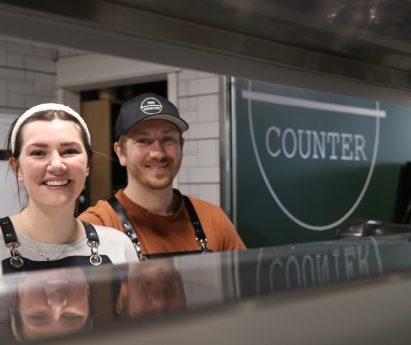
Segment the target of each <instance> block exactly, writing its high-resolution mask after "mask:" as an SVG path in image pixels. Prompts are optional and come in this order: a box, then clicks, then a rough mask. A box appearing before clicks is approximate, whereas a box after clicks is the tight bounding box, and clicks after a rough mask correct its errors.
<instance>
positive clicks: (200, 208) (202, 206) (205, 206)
mask: <svg viewBox="0 0 411 345" xmlns="http://www.w3.org/2000/svg"><path fill="white" fill-rule="evenodd" d="M187 197H188V198H189V199H190V201H191V202H192V204H193V206H194V208H195V210H196V211H197V212H201V213H202V212H213V213H224V211H223V210H222V208H221V207H220V206H218V205H216V204H213V203H211V202H209V201H206V200H204V199H199V198H196V197H192V196H187Z"/></svg>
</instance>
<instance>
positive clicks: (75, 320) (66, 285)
mask: <svg viewBox="0 0 411 345" xmlns="http://www.w3.org/2000/svg"><path fill="white" fill-rule="evenodd" d="M90 308H91V306H90V288H89V285H88V283H87V281H86V277H85V276H84V273H83V271H82V270H81V269H80V268H78V267H75V268H71V269H59V270H42V271H36V272H32V273H30V274H28V275H27V276H26V277H25V278H24V281H23V282H22V283H21V284H19V286H18V289H17V293H16V294H15V295H14V296H13V297H12V299H11V303H10V308H9V309H10V314H11V327H12V332H13V334H14V336H15V337H16V338H17V339H18V340H20V341H22V340H37V339H42V338H46V337H53V336H57V335H62V334H66V333H71V332H76V331H79V330H82V329H85V328H86V327H87V326H90V325H91V313H90Z"/></svg>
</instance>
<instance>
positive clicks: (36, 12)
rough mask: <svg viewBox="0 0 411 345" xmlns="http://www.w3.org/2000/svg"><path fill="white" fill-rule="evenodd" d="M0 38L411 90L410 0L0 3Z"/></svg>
mask: <svg viewBox="0 0 411 345" xmlns="http://www.w3.org/2000/svg"><path fill="white" fill-rule="evenodd" d="M0 22H1V23H2V25H1V26H0V34H3V35H10V36H15V37H20V38H25V39H33V40H38V41H43V42H48V43H54V44H61V45H66V46H71V47H75V48H79V49H87V50H91V51H96V52H101V53H107V54H114V55H118V56H124V57H132V58H136V59H141V60H149V61H153V62H159V63H162V64H170V65H174V66H182V67H188V68H196V69H199V70H208V71H212V72H218V73H222V74H226V75H235V76H241V77H249V78H250V77H253V78H255V79H264V80H270V68H271V67H275V66H277V67H278V66H281V67H286V68H290V69H298V70H300V71H307V72H314V73H319V74H324V75H329V76H337V77H343V78H349V79H354V80H361V81H364V82H367V83H370V84H375V85H384V86H390V87H395V88H401V89H406V90H408V89H411V43H410V42H411V1H409V0H369V1H365V0H201V1H195V0H174V1H169V0H155V1H153V0H118V1H104V0H71V1H64V0H60V1H55V0H51V1H50V0H49V1H45V0H36V1H32V0H9V1H2V0H0Z"/></svg>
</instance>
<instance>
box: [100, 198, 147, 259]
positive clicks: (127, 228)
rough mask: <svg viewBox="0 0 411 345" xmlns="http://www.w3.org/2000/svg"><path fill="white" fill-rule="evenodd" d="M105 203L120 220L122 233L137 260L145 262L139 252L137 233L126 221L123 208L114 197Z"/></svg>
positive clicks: (128, 220) (143, 256) (144, 257)
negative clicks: (132, 247) (134, 250)
mask: <svg viewBox="0 0 411 345" xmlns="http://www.w3.org/2000/svg"><path fill="white" fill-rule="evenodd" d="M107 202H108V203H109V204H110V206H111V207H112V208H113V210H114V211H115V212H116V214H117V216H118V217H119V218H120V221H121V225H122V226H123V231H124V233H125V234H126V235H127V236H128V237H129V238H130V240H131V242H132V243H133V245H134V248H135V249H136V252H137V256H138V258H139V260H146V259H147V257H146V256H145V255H143V253H142V252H141V247H140V241H139V239H138V237H137V233H136V232H135V230H134V227H133V225H132V224H131V221H130V219H128V217H127V215H126V212H125V211H124V209H123V206H121V204H120V202H119V201H118V200H117V198H116V197H115V196H114V195H113V196H112V197H110V198H108V199H107Z"/></svg>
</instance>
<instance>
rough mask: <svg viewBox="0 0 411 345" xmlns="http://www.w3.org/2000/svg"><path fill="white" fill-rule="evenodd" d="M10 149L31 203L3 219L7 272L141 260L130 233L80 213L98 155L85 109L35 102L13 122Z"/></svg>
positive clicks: (12, 163)
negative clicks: (83, 113) (78, 206)
mask: <svg viewBox="0 0 411 345" xmlns="http://www.w3.org/2000/svg"><path fill="white" fill-rule="evenodd" d="M8 150H9V151H10V152H11V157H10V166H11V168H12V170H13V171H14V173H15V174H16V177H17V180H18V182H19V183H22V184H23V185H24V187H25V190H26V192H27V197H28V203H27V207H25V208H24V209H23V210H22V211H21V212H20V213H18V214H16V215H13V216H12V217H10V218H9V217H6V218H2V219H0V227H1V230H2V234H3V241H4V245H3V246H2V247H0V258H1V260H2V273H3V274H5V273H10V272H21V271H31V270H36V269H43V268H54V267H67V266H76V265H100V264H101V263H113V264H117V263H122V262H127V261H137V260H138V259H137V254H136V252H135V249H134V246H133V245H132V243H131V241H130V240H129V239H128V237H127V236H126V235H124V234H123V233H121V232H119V231H117V230H114V229H110V228H105V227H102V226H93V225H91V224H88V223H84V222H81V221H79V220H77V219H76V218H75V217H74V212H75V207H76V201H77V198H78V196H79V195H80V192H81V191H82V189H83V187H84V183H85V180H86V177H87V176H88V174H89V169H90V161H91V157H92V148H91V139H90V133H89V131H88V128H87V125H86V124H85V122H84V120H83V119H82V118H81V117H80V115H79V114H77V113H76V112H75V111H74V110H72V109H71V108H69V107H67V106H64V105H62V104H54V103H49V104H40V105H37V106H35V107H33V108H30V109H29V110H27V111H26V112H25V113H24V114H23V115H21V116H20V117H19V118H18V119H17V120H16V121H15V122H14V123H13V125H12V126H11V128H10V132H9V135H8Z"/></svg>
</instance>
